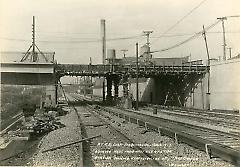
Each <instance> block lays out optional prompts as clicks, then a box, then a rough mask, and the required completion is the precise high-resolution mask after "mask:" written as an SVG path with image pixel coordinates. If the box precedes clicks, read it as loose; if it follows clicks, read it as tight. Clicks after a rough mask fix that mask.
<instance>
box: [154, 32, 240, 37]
mask: <svg viewBox="0 0 240 167" xmlns="http://www.w3.org/2000/svg"><path fill="white" fill-rule="evenodd" d="M195 33H196V32H195ZM221 33H222V31H211V32H208V34H221ZM225 33H226V34H227V33H228V34H238V33H240V31H228V32H225ZM193 34H194V32H193V33H176V34H166V35H161V36H155V37H154V36H152V37H150V38H166V37H182V36H190V35H193Z"/></svg>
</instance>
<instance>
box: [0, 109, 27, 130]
mask: <svg viewBox="0 0 240 167" xmlns="http://www.w3.org/2000/svg"><path fill="white" fill-rule="evenodd" d="M22 119H23V113H18V114H17V115H15V116H13V117H12V118H11V119H9V120H7V121H4V122H2V123H1V131H0V135H2V134H4V133H6V132H7V131H9V130H10V129H12V127H14V126H15V124H16V123H18V122H19V121H20V120H22Z"/></svg>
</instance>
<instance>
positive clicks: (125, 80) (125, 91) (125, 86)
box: [122, 75, 128, 97]
mask: <svg viewBox="0 0 240 167" xmlns="http://www.w3.org/2000/svg"><path fill="white" fill-rule="evenodd" d="M122 82H123V97H128V77H127V76H126V75H125V76H123V80H122Z"/></svg>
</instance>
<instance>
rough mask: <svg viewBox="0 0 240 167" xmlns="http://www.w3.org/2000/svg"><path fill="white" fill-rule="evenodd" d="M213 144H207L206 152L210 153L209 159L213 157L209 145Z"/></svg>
mask: <svg viewBox="0 0 240 167" xmlns="http://www.w3.org/2000/svg"><path fill="white" fill-rule="evenodd" d="M211 145H212V144H207V143H206V144H205V151H206V154H207V155H208V157H209V159H211V150H210V149H209V146H211Z"/></svg>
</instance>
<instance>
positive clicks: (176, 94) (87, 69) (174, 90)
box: [55, 64, 209, 106]
mask: <svg viewBox="0 0 240 167" xmlns="http://www.w3.org/2000/svg"><path fill="white" fill-rule="evenodd" d="M55 71H56V78H57V80H59V79H60V78H61V77H62V76H91V77H102V78H104V79H106V87H107V91H106V92H107V94H106V96H105V90H103V93H102V95H103V99H105V98H106V101H107V103H110V104H111V103H112V101H113V100H116V99H117V98H118V96H119V86H120V85H122V86H123V96H128V95H129V94H128V93H129V90H128V84H126V83H127V82H128V79H129V78H136V74H137V70H136V66H133V65H77V64H58V65H56V68H55ZM208 71H209V67H207V66H202V65H194V66H190V65H189V66H141V65H140V66H139V69H138V77H139V78H151V79H153V80H154V82H155V84H154V85H155V86H154V87H155V88H154V89H155V91H154V94H155V95H154V96H155V97H157V98H155V99H153V94H151V95H150V96H149V99H150V100H149V102H150V103H156V104H162V105H173V106H184V105H185V103H186V101H187V99H188V98H189V96H191V93H192V92H194V89H195V88H196V85H197V84H198V83H199V82H200V81H201V79H203V78H204V76H205V74H206V73H207V72H208ZM102 89H105V82H104V84H103V88H102ZM112 89H114V90H112ZM113 92H114V96H113Z"/></svg>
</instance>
